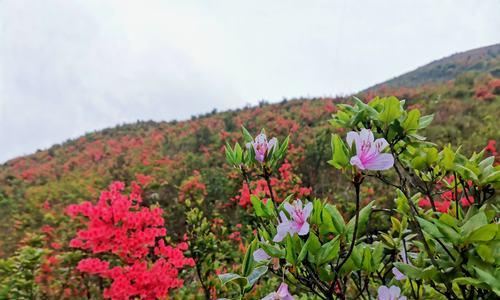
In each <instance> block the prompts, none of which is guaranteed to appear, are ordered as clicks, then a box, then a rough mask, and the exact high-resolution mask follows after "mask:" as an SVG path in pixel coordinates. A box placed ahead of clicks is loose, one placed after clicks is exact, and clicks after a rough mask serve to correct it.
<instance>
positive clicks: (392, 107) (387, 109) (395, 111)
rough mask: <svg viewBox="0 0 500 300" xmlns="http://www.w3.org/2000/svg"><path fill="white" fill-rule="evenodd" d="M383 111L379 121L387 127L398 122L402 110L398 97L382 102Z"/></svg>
mask: <svg viewBox="0 0 500 300" xmlns="http://www.w3.org/2000/svg"><path fill="white" fill-rule="evenodd" d="M382 104H383V109H382V112H380V114H379V115H378V119H379V120H380V121H382V122H384V123H385V124H386V125H388V124H389V123H391V122H392V121H394V120H396V119H397V118H399V116H401V114H402V110H401V106H400V104H399V100H398V99H397V98H396V97H389V98H385V99H384V100H383V102H382Z"/></svg>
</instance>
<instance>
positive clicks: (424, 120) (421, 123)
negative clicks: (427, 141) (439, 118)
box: [418, 115, 434, 129]
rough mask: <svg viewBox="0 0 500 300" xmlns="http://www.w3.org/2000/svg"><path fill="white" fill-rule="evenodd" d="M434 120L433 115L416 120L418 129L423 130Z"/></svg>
mask: <svg viewBox="0 0 500 300" xmlns="http://www.w3.org/2000/svg"><path fill="white" fill-rule="evenodd" d="M432 119H434V115H428V116H423V117H421V118H420V120H418V129H424V128H425V127H427V126H429V125H430V124H431V122H432Z"/></svg>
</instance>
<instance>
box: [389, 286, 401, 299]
mask: <svg viewBox="0 0 500 300" xmlns="http://www.w3.org/2000/svg"><path fill="white" fill-rule="evenodd" d="M389 293H390V294H391V297H393V298H392V299H398V298H399V295H401V289H400V288H399V287H397V286H395V285H393V286H391V287H390V288H389Z"/></svg>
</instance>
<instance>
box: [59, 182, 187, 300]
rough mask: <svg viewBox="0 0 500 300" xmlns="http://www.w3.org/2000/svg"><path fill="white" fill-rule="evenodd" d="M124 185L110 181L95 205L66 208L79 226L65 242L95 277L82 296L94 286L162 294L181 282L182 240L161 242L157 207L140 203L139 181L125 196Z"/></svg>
mask: <svg viewBox="0 0 500 300" xmlns="http://www.w3.org/2000/svg"><path fill="white" fill-rule="evenodd" d="M124 189H125V185H124V184H123V183H122V182H114V183H112V184H111V185H110V186H109V189H108V190H106V191H103V192H102V193H101V196H100V198H99V201H98V202H97V203H96V204H93V203H91V202H88V201H86V202H83V203H81V204H78V205H70V206H69V207H68V208H67V213H68V214H69V215H70V216H72V217H73V218H80V220H81V222H82V224H83V225H84V228H82V229H80V230H79V231H78V232H77V235H76V237H75V238H73V239H72V240H71V242H70V246H71V247H73V248H77V249H81V250H82V251H85V252H86V253H87V254H88V257H87V258H84V259H82V260H80V261H79V262H78V265H77V269H78V270H79V271H80V272H82V273H83V274H87V275H89V276H95V277H96V280H95V282H94V286H87V287H86V292H87V293H88V294H87V297H90V296H91V295H92V294H91V292H92V291H93V290H95V291H97V295H95V296H98V295H99V294H102V296H104V297H105V298H111V299H130V298H135V297H139V298H141V299H158V298H164V297H165V296H167V295H168V292H169V291H170V290H171V289H175V288H179V287H181V286H182V285H183V280H182V279H181V278H180V274H179V273H180V270H182V268H183V267H185V266H190V267H192V266H194V261H193V259H191V258H186V257H185V256H184V253H183V252H184V251H186V250H187V248H188V245H187V244H186V243H180V244H178V245H177V246H176V247H173V246H170V245H167V244H166V242H167V239H166V238H167V236H166V229H165V227H164V219H163V216H162V214H163V210H162V209H161V208H159V207H154V206H153V207H145V206H142V196H141V194H142V191H141V188H140V186H139V185H138V184H137V183H135V182H133V183H132V189H131V192H130V194H129V195H127V194H124V193H123V191H124ZM99 296H100V295H99Z"/></svg>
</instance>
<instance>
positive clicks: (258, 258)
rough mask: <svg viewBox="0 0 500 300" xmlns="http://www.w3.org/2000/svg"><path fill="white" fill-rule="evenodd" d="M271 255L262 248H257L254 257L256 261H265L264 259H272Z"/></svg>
mask: <svg viewBox="0 0 500 300" xmlns="http://www.w3.org/2000/svg"><path fill="white" fill-rule="evenodd" d="M270 258H271V256H269V255H268V254H267V253H266V251H264V250H262V249H260V248H259V249H257V250H255V251H254V252H253V259H254V260H255V261H256V262H259V261H263V260H268V259H270Z"/></svg>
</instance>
